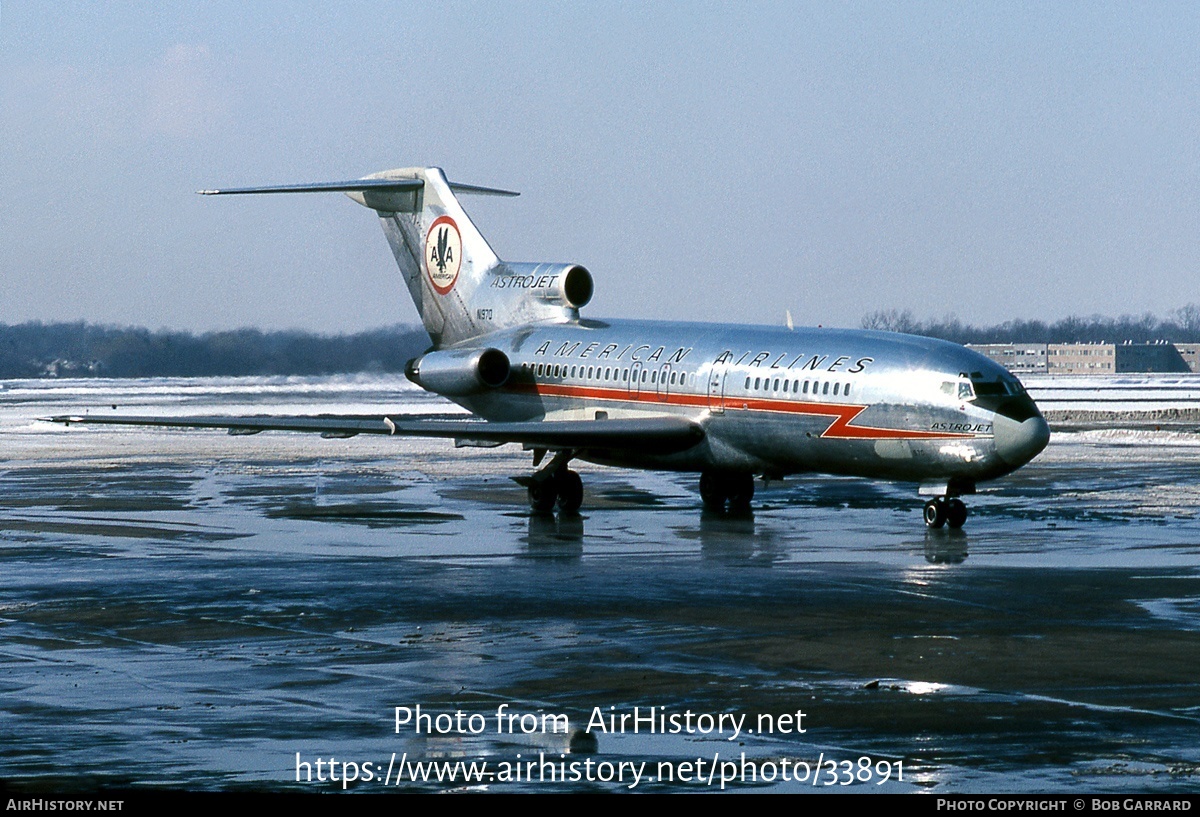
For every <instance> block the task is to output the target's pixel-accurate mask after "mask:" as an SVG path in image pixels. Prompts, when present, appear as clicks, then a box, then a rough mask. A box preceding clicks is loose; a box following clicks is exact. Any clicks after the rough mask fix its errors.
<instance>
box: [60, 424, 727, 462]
mask: <svg viewBox="0 0 1200 817" xmlns="http://www.w3.org/2000/svg"><path fill="white" fill-rule="evenodd" d="M44 419H46V420H48V421H50V422H53V423H62V424H63V425H66V426H69V425H119V426H164V427H169V428H224V429H228V430H229V433H230V434H235V435H236V434H257V433H259V432H260V431H307V432H312V433H316V434H320V435H322V436H323V437H353V436H355V435H358V434H386V435H394V436H405V437H446V438H451V439H454V440H457V441H466V442H479V443H484V444H494V445H501V444H503V443H522V444H524V445H526V446H528V447H531V448H546V449H564V448H580V449H593V450H594V449H606V450H636V451H645V452H648V453H654V454H670V453H674V452H676V451H684V450H686V449H688V448H691V447H692V446H693V445H696V444H697V443H698V442H700V440H702V439H703V438H704V429H703V428H702V427H701V426H700V425H699V424H698V423H696V422H693V421H692V420H689V419H687V418H686V417H676V416H663V417H645V418H623V419H612V420H541V421H524V422H516V423H493V422H488V421H486V420H465V419H464V420H458V419H429V418H426V417H420V416H411V415H409V416H405V415H396V416H386V415H385V416H379V415H372V416H344V415H328V414H327V415H314V416H302V417H283V416H267V415H264V416H260V417H222V416H207V417H206V416H194V417H151V416H136V415H135V416H122V415H112V416H108V415H103V414H100V415H96V414H82V415H59V416H56V417H47V418H44Z"/></svg>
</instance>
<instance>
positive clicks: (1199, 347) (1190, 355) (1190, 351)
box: [1175, 343, 1200, 372]
mask: <svg viewBox="0 0 1200 817" xmlns="http://www.w3.org/2000/svg"><path fill="white" fill-rule="evenodd" d="M1175 348H1176V349H1178V350H1179V356H1180V357H1182V358H1183V362H1184V363H1186V364H1187V365H1188V368H1189V369H1191V370H1192V371H1193V372H1200V343H1176V344H1175Z"/></svg>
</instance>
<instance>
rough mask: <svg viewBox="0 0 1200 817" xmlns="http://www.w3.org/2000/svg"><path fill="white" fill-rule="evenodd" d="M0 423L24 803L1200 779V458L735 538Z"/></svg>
mask: <svg viewBox="0 0 1200 817" xmlns="http://www.w3.org/2000/svg"><path fill="white" fill-rule="evenodd" d="M301 391H303V389H301ZM3 395H4V393H3V392H0V409H2V410H0V446H2V447H0V734H2V735H4V736H5V737H4V740H3V741H2V742H0V780H3V781H5V782H7V784H8V785H9V786H17V787H22V786H24V787H30V786H32V787H35V788H43V789H53V788H55V787H60V788H62V787H65V788H69V789H73V790H78V789H81V788H91V787H96V786H165V787H173V788H180V787H187V788H193V789H243V788H250V789H290V790H297V789H298V790H302V791H304V790H311V791H330V790H334V791H336V790H341V789H342V787H343V783H342V782H341V779H342V778H343V777H349V776H350V775H351V773H352V772H353V774H354V775H355V776H357V777H358V778H359V779H358V780H356V781H353V782H347V783H346V784H345V785H346V788H347V789H349V790H354V791H371V792H377V791H409V790H421V791H443V790H456V789H461V788H485V789H489V790H493V791H497V790H498V791H558V790H592V789H600V790H630V789H632V790H635V791H662V790H664V789H667V790H689V791H698V790H718V789H720V788H721V784H722V777H728V778H729V779H728V780H726V781H725V787H726V788H727V789H736V790H743V789H746V788H755V789H756V790H772V791H793V790H805V791H814V790H815V791H822V790H828V789H831V788H835V789H838V790H849V791H853V792H868V791H928V792H934V793H963V792H978V791H1012V792H1016V791H1026V792H1039V791H1055V792H1060V791H1069V790H1078V791H1089V792H1093V791H1121V792H1143V791H1193V790H1195V788H1196V786H1197V784H1198V783H1200V741H1197V740H1196V735H1197V730H1198V726H1200V684H1197V682H1196V673H1197V671H1198V670H1200V592H1198V591H1200V585H1198V580H1200V572H1198V571H1197V567H1198V566H1200V517H1198V513H1200V486H1198V485H1197V484H1196V474H1197V473H1200V471H1198V466H1200V437H1197V436H1196V435H1191V434H1181V433H1174V432H1161V433H1154V432H1137V433H1123V432H1120V431H1113V430H1109V431H1104V432H1084V433H1078V434H1067V435H1058V436H1056V437H1055V439H1054V440H1052V442H1051V445H1050V447H1049V448H1048V449H1047V450H1046V452H1045V453H1044V454H1043V455H1042V456H1041V457H1040V458H1039V459H1038V460H1036V461H1035V462H1034V463H1033V464H1031V465H1030V466H1028V467H1026V468H1025V469H1023V470H1022V471H1020V472H1018V473H1017V474H1015V475H1013V476H1012V477H1009V478H1007V479H1005V480H1002V481H1000V482H997V483H995V484H994V485H993V486H989V487H990V488H991V489H992V490H991V491H989V492H988V493H984V494H981V495H979V496H976V497H974V498H972V500H971V501H970V503H969V505H970V507H971V509H972V516H971V518H970V520H969V521H968V523H967V528H966V532H965V533H962V532H959V533H952V532H946V531H941V532H935V533H926V532H925V530H924V527H923V526H922V524H921V519H920V507H921V503H920V501H919V500H918V498H917V497H916V496H915V491H914V490H912V489H911V488H910V487H907V486H896V485H890V484H886V483H876V482H870V481H863V480H851V479H830V478H822V477H805V478H798V479H792V480H788V481H786V482H782V483H778V482H777V483H771V484H769V485H766V486H762V485H761V484H760V486H759V490H758V493H757V495H756V497H755V501H754V505H753V507H754V510H753V514H752V516H750V517H729V516H721V515H711V514H707V513H705V512H703V511H702V510H701V508H700V503H699V501H698V499H697V497H696V493H695V486H694V484H693V483H694V481H695V480H694V477H692V476H689V475H677V474H660V473H638V472H629V471H622V470H617V469H608V468H602V467H599V466H589V465H587V464H583V465H581V466H580V467H579V470H580V472H581V474H582V475H583V477H584V482H585V491H586V493H585V503H584V509H583V512H582V514H581V515H580V516H577V517H535V516H531V515H530V514H529V513H528V511H527V509H526V506H525V500H524V490H523V489H522V488H520V487H519V486H517V485H515V484H514V483H513V482H512V481H511V480H510V477H511V476H515V475H520V474H524V473H528V471H529V459H528V454H523V453H521V452H520V451H519V450H517V449H515V448H514V447H506V448H503V449H495V450H489V451H478V450H473V449H467V450H456V449H454V448H453V446H452V445H451V444H450V443H448V442H443V441H413V440H393V439H364V438H356V439H352V440H323V439H319V438H315V437H311V436H304V435H293V434H262V435H258V436H255V437H249V438H247V437H228V436H226V435H224V434H221V433H219V432H207V431H192V432H178V431H161V432H160V431H140V430H134V429H120V428H116V429H103V428H71V429H65V430H64V429H59V428H57V427H45V428H44V427H41V426H38V425H37V424H34V423H32V422H30V418H32V417H35V416H37V415H38V414H44V413H50V411H53V410H56V409H55V408H53V407H52V406H50V404H51V403H53V402H54V401H53V400H46V399H43V400H41V401H39V400H37V399H32V398H31V399H28V400H22V401H20V405H19V406H18V405H17V402H14V401H11V400H10V402H8V403H4V397H3ZM10 396H11V395H10ZM303 397H304V395H300V398H303ZM342 397H344V395H343V396H342ZM410 398H411V399H412V400H417V398H416V397H413V396H412V395H410V394H408V393H406V394H405V399H410ZM228 399H229V398H227V397H222V396H220V395H217V396H211V395H210V399H209V402H210V403H213V404H217V405H220V404H221V402H222V400H228ZM281 399H286V400H293V399H299V398H297V395H295V394H292V393H290V392H289V393H288V394H287V395H286V397H285V398H281ZM339 399H340V398H339ZM353 399H354V400H358V399H359V397H355V398H353ZM205 406H206V408H205V411H207V410H208V406H209V403H206V404H205ZM48 407H50V411H47V410H46V409H47V408H48ZM131 413H133V412H131ZM418 705H419V706H420V708H421V713H423V714H424V715H426V716H428V717H427V719H426V720H425V721H419V720H418V719H417V718H416V707H417V706H418ZM397 707H399V708H400V710H399V712H398V711H397ZM635 708H637V711H636V712H635ZM456 713H461V715H458V716H457V722H456V723H454V724H453V728H451V726H450V721H452V720H455V716H456ZM689 713H690V715H689ZM800 713H802V716H800V717H798V716H799V715H800ZM438 715H443V716H444V717H443V718H442V719H440V720H439V719H438V718H437V716H438ZM621 715H627V716H628V717H627V720H626V723H625V724H624V725H622V724H621V723H620V716H621ZM635 715H637V716H640V718H641V720H640V721H635V720H633V717H634V716H635ZM722 715H724V716H725V717H724V718H722V717H721V716H722ZM471 716H475V718H474V719H473V720H472V719H471ZM508 716H515V717H512V718H509V720H507V721H505V718H506V717H508ZM559 716H565V720H566V722H567V724H568V727H567V731H566V732H563V731H561V730H560V731H555V728H554V727H555V726H556V725H559V724H561V722H562V720H564V718H560V717H559ZM650 716H653V722H651V717H650ZM614 717H615V718H616V720H615V721H614V720H610V718H614ZM739 718H740V719H741V720H740V721H739V720H738V719H739ZM397 720H403V723H401V724H399V725H398V724H397ZM601 720H602V721H603V722H604V726H605V728H600V725H599V724H600V721H601ZM589 721H590V722H591V725H592V728H591V730H590V732H587V731H585V728H586V727H587V726H588V725H589ZM535 722H536V725H535ZM418 724H424V725H425V728H423V729H422V730H421V731H422V732H424V734H418ZM660 725H661V726H662V727H663V728H661V729H660V728H658V727H659V726H660ZM442 726H445V727H447V728H446V729H441V728H440V727H442ZM609 726H611V727H612V728H607V727H609ZM635 726H637V731H636V732H635V731H634V727H635ZM735 726H737V727H738V730H737V732H736V734H735V733H734V731H733V728H734V727H735ZM800 728H803V730H804V731H803V732H801V731H800ZM430 733H431V734H430ZM331 758H333V759H335V762H336V764H338V765H336V766H334V770H333V771H331V769H330V766H329V760H330V759H331ZM864 758H865V759H867V760H866V761H863V760H862V759H864ZM318 760H320V761H321V764H322V765H320V766H318V764H317V761H318ZM531 760H532V761H533V762H534V764H535V765H534V767H529V766H522V765H521V764H528V763H529V762H530V761H531ZM460 762H461V764H462V765H460V766H459V767H457V768H456V767H455V766H454V764H457V763H460ZM472 762H475V763H487V764H488V765H487V767H486V768H485V767H483V766H477V767H475V768H476V771H480V770H483V773H485V774H490V775H491V777H485V778H483V779H478V780H464V779H463V776H464V774H465V773H466V771H467V768H468V767H467V765H466V764H469V763H472ZM417 763H420V764H427V763H437V764H443V765H440V766H437V767H434V766H427V765H422V766H418V765H415V764H417ZM342 764H352V765H342ZM505 764H507V765H505ZM547 764H550V765H547ZM554 764H561V765H558V766H554ZM572 764H577V765H575V766H572ZM606 764H607V765H606ZM639 764H644V765H639ZM724 764H730V765H728V766H727V765H724ZM752 769H753V771H754V772H755V774H754V775H752V774H751V770H752ZM506 770H507V776H506ZM560 770H561V772H562V774H561V775H560V776H559V777H556V778H555V779H554V781H553V782H551V781H550V780H549V779H547V777H548V775H550V774H555V773H557V772H558V771H560ZM787 770H790V776H789V775H788V774H787ZM638 771H640V775H639V776H638V777H637V778H634V776H633V775H634V774H635V773H636V772H638ZM451 772H453V774H454V775H455V779H454V780H453V781H451V780H449V779H448V778H449V775H450V774H451ZM526 772H529V773H530V774H531V775H532V779H530V777H529V775H527V774H526ZM438 773H441V774H442V775H443V779H442V780H441V781H438V780H437V779H436V775H437V774H438ZM710 773H711V774H712V777H711V780H710V778H709V775H710ZM885 773H886V774H885ZM385 774H386V778H387V779H386V781H385V779H384V778H385ZM422 774H424V775H425V776H426V777H428V778H429V779H427V780H423V779H421V776H422ZM768 774H770V775H771V778H770V779H768V780H764V779H763V778H764V777H766V776H767V775H768ZM309 775H311V782H309V780H308V777H309ZM606 775H607V776H608V777H607V779H606V777H605V776H606ZM802 775H804V777H803V779H799V778H801V776H802ZM298 776H299V777H300V778H301V780H300V782H297V777H298ZM671 776H673V777H674V779H673V780H672V779H666V780H664V779H663V778H669V777H671ZM322 777H323V778H325V780H324V781H322V780H320V779H318V778H322ZM330 777H334V778H336V779H335V780H331V779H329V778H330ZM414 777H416V778H417V779H416V780H414V779H413V778H414ZM562 777H566V780H565V781H564V780H562ZM785 777H786V778H787V779H785Z"/></svg>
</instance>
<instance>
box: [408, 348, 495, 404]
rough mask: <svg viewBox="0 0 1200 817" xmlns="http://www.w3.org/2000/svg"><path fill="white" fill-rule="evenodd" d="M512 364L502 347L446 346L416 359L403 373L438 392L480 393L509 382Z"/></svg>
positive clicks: (453, 393) (421, 385)
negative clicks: (464, 347) (458, 347)
mask: <svg viewBox="0 0 1200 817" xmlns="http://www.w3.org/2000/svg"><path fill="white" fill-rule="evenodd" d="M511 371H512V366H511V364H509V362H508V355H506V354H504V352H501V351H500V350H499V349H460V350H448V349H444V350H441V351H437V352H429V353H428V354H424V355H422V356H421V357H418V358H413V359H412V360H410V361H408V365H407V366H405V367H404V375H405V377H407V378H408V379H409V380H411V381H412V382H414V383H416V384H417V385H418V386H420V387H421V388H423V389H425V390H427V391H431V392H434V393H436V394H448V395H455V396H457V395H467V394H478V393H480V392H484V391H487V390H489V389H498V388H500V387H501V386H503V385H504V384H505V383H507V382H508V376H509V374H510V373H511Z"/></svg>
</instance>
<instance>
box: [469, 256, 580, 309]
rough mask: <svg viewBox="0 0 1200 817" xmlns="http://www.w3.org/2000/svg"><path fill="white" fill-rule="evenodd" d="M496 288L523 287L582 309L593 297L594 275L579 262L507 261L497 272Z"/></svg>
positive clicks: (549, 300)
mask: <svg viewBox="0 0 1200 817" xmlns="http://www.w3.org/2000/svg"><path fill="white" fill-rule="evenodd" d="M493 276H494V277H493V279H492V284H491V286H492V288H493V289H502V290H503V289H507V290H520V291H522V292H525V293H527V294H528V295H530V296H532V297H533V298H536V299H537V300H539V301H542V302H543V303H547V304H553V305H554V306H565V307H568V308H569V309H578V308H579V307H581V306H586V305H587V302H588V301H590V300H591V299H592V292H593V290H594V287H593V285H592V274H591V273H590V272H588V271H587V270H586V269H585V268H584V267H581V266H580V265H579V264H512V263H505V264H503V265H501V267H500V268H499V269H498V270H496V271H495V272H494V273H493Z"/></svg>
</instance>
